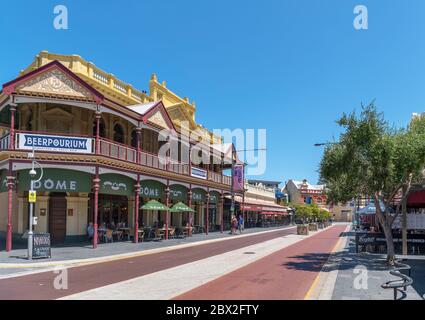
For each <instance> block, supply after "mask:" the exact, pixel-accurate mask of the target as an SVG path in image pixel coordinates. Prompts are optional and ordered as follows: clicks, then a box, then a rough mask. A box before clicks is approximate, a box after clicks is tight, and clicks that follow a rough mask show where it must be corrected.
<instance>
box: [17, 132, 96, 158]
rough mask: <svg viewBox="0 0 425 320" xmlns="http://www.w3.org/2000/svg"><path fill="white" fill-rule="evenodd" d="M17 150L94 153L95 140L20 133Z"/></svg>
mask: <svg viewBox="0 0 425 320" xmlns="http://www.w3.org/2000/svg"><path fill="white" fill-rule="evenodd" d="M17 137H18V144H17V149H19V150H32V149H34V150H40V151H60V152H69V153H93V138H81V137H68V136H53V135H42V134H30V133H18V134H17Z"/></svg>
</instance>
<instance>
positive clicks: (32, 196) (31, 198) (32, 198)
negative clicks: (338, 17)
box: [28, 191, 37, 203]
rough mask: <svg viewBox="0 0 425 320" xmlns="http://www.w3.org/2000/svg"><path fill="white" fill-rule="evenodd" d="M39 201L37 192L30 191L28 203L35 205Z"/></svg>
mask: <svg viewBox="0 0 425 320" xmlns="http://www.w3.org/2000/svg"><path fill="white" fill-rule="evenodd" d="M36 201H37V193H36V192H35V191H30V192H29V193H28V202H31V203H34V202H36Z"/></svg>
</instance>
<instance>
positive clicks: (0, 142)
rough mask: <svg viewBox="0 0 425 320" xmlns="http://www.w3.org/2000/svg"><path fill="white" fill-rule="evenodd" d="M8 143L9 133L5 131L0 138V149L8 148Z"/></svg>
mask: <svg viewBox="0 0 425 320" xmlns="http://www.w3.org/2000/svg"><path fill="white" fill-rule="evenodd" d="M9 145H10V134H9V133H6V134H5V135H4V136H2V137H1V138H0V150H7V149H9Z"/></svg>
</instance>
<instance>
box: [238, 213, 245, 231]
mask: <svg viewBox="0 0 425 320" xmlns="http://www.w3.org/2000/svg"><path fill="white" fill-rule="evenodd" d="M238 228H239V234H241V233H242V231H243V230H244V220H243V215H242V214H241V215H240V216H239V221H238Z"/></svg>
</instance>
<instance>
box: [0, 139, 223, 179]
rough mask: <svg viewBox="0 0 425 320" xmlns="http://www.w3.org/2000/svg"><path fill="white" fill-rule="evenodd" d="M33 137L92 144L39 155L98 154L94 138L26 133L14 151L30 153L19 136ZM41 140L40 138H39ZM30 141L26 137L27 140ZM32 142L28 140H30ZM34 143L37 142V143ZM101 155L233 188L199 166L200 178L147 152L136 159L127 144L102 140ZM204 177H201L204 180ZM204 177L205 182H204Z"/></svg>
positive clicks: (2, 143)
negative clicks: (80, 148) (85, 147)
mask: <svg viewBox="0 0 425 320" xmlns="http://www.w3.org/2000/svg"><path fill="white" fill-rule="evenodd" d="M25 134H27V135H33V136H37V139H42V140H43V139H44V141H41V142H46V143H52V144H53V145H54V142H55V139H61V142H62V143H63V140H69V141H71V140H82V141H83V144H84V143H86V144H89V145H90V147H89V148H88V149H87V150H83V151H78V150H71V151H70V150H67V151H58V150H54V148H52V150H51V151H50V150H49V148H48V147H44V148H43V149H42V150H40V149H37V148H35V150H38V151H39V152H46V151H47V152H67V153H69V152H71V153H86V154H95V152H96V151H95V150H96V149H95V143H93V142H94V139H93V138H92V137H88V136H77V135H68V134H57V135H55V134H51V133H44V132H23V131H19V132H17V133H16V138H15V142H16V143H15V148H16V149H17V150H29V148H28V147H25V148H24V147H22V148H21V147H20V143H19V139H20V138H21V137H20V136H19V135H23V136H24V135H25ZM40 136H41V137H40ZM27 138H28V137H27V136H25V139H27ZM28 139H29V138H28ZM34 141H35V140H34ZM37 142H38V143H40V140H37ZM9 147H10V134H5V135H4V136H2V137H1V138H0V150H9ZM99 149H100V150H99V154H100V155H102V156H105V157H109V158H113V159H119V160H122V161H126V162H131V163H138V164H139V165H142V166H146V167H151V168H155V169H160V170H164V171H168V172H174V173H177V174H181V175H186V176H189V175H190V176H193V177H197V178H199V179H203V180H208V181H213V182H216V183H222V184H225V185H228V186H230V182H231V177H229V176H226V175H222V174H220V173H217V172H213V171H208V170H205V169H201V168H199V167H196V166H192V170H197V174H194V172H192V170H191V167H190V165H189V164H188V163H183V162H179V161H174V160H170V159H166V158H161V157H158V155H156V154H152V153H149V152H146V151H139V157H137V150H136V149H135V148H132V147H129V146H126V145H124V144H121V143H118V142H115V141H111V140H108V139H105V138H101V139H100V141H99ZM201 176H202V177H201ZM204 177H205V178H204Z"/></svg>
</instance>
